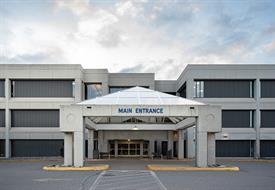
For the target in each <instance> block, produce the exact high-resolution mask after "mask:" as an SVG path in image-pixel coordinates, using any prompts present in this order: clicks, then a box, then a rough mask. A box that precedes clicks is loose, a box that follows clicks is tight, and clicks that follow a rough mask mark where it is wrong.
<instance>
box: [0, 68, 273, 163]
mask: <svg viewBox="0 0 275 190" xmlns="http://www.w3.org/2000/svg"><path fill="white" fill-rule="evenodd" d="M135 86H141V87H144V88H148V89H152V90H156V91H160V92H164V93H167V94H172V95H177V96H181V97H184V98H187V99H190V100H196V101H199V102H204V103H207V104H210V105H218V106H221V108H222V132H220V133H218V134H216V135H215V136H216V155H217V156H218V157H275V65H272V64H269V65H267V64H259V65H257V64H220V65H217V64H210V65H206V64H205V65H199V64H196V65H188V66H187V67H186V68H185V69H184V71H183V72H182V74H181V75H180V76H179V78H178V79H177V80H155V77H154V74H153V73H109V72H108V70H106V69H83V68H82V66H81V65H33V64H30V65H26V64H19V65H18V64H16V65H15V64H2V65H0V155H1V157H35V156H59V155H62V154H63V150H64V149H63V146H64V142H63V139H64V135H63V134H62V133H61V132H60V129H59V126H60V117H59V112H60V107H61V106H65V105H71V104H75V103H79V102H82V101H84V100H87V99H91V98H95V97H99V96H103V95H107V94H109V93H114V92H118V91H120V90H124V89H128V88H130V87H135ZM126 111H127V110H126ZM155 119H156V120H155V121H156V122H161V123H163V124H165V125H166V124H167V125H169V124H170V123H172V122H173V121H172V120H173V119H172V120H171V118H163V117H162V118H155ZM102 122H103V120H102ZM120 122H124V123H128V124H132V125H135V124H138V123H142V122H143V121H142V120H140V119H137V118H132V117H131V118H128V119H127V120H123V121H120ZM147 122H149V121H147ZM115 133H119V134H117V135H124V136H127V135H128V136H129V138H127V139H126V138H125V139H124V140H121V139H115V138H112V139H113V141H109V140H108V139H110V138H111V136H112V135H114V134H115ZM123 133H125V134H123ZM135 133H142V134H141V135H143V136H144V137H146V139H150V141H151V143H150V142H148V141H141V140H142V139H134V136H131V134H130V135H129V133H127V132H126V131H124V132H118V131H113V132H112V131H111V132H110V131H109V132H106V131H100V130H99V131H95V132H94V134H93V137H94V140H93V146H94V148H93V149H94V152H108V153H111V156H149V155H150V152H152V151H151V150H152V149H153V150H154V152H156V153H157V154H160V155H163V156H171V155H172V156H174V157H177V156H178V149H177V147H178V140H177V139H178V134H177V132H176V131H165V130H163V131H158V132H154V133H149V132H143V131H135ZM152 134H153V135H152ZM194 134H195V133H194V128H188V129H186V130H184V134H183V139H184V149H183V150H184V156H185V157H188V158H192V157H194V155H195V141H194V140H195V138H194ZM88 138H89V135H88V134H86V136H85V139H86V141H85V142H86V151H85V152H86V156H88V148H89V146H88ZM118 140H119V141H118ZM102 141H105V142H108V144H107V145H106V143H105V144H104V143H103V142H102ZM41 147H43V148H41ZM141 147H142V148H141ZM115 149H116V151H117V154H118V155H116V151H115ZM141 151H142V153H141Z"/></svg>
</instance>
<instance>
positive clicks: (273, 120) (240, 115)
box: [222, 110, 275, 128]
mask: <svg viewBox="0 0 275 190" xmlns="http://www.w3.org/2000/svg"><path fill="white" fill-rule="evenodd" d="M260 117H261V118H260V120H261V122H260V123H261V128H275V110H261V116H260ZM254 126H255V111H254V110H222V127H223V128H253V127H254Z"/></svg>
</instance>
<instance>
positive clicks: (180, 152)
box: [178, 130, 184, 160]
mask: <svg viewBox="0 0 275 190" xmlns="http://www.w3.org/2000/svg"><path fill="white" fill-rule="evenodd" d="M178 159H179V160H181V159H184V130H178Z"/></svg>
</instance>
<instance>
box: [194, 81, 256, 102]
mask: <svg viewBox="0 0 275 190" xmlns="http://www.w3.org/2000/svg"><path fill="white" fill-rule="evenodd" d="M198 82H201V81H195V84H196V86H195V87H197V88H196V91H198V92H195V97H196V94H199V97H204V98H252V97H253V81H246V80H203V83H198ZM198 84H200V85H198Z"/></svg>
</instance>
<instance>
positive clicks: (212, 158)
mask: <svg viewBox="0 0 275 190" xmlns="http://www.w3.org/2000/svg"><path fill="white" fill-rule="evenodd" d="M215 163H216V142H215V133H207V165H208V166H212V165H214V164H215Z"/></svg>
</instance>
